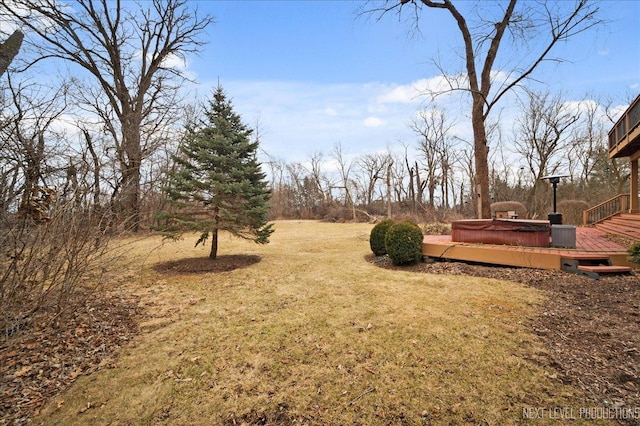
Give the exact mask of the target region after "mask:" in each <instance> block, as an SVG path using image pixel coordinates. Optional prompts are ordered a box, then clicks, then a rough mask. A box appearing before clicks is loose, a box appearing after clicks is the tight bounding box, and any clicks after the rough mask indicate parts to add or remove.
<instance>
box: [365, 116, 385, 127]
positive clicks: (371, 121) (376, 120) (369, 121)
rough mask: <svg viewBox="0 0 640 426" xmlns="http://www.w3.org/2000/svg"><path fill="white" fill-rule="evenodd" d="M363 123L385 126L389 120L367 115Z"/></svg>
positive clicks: (367, 125)
mask: <svg viewBox="0 0 640 426" xmlns="http://www.w3.org/2000/svg"><path fill="white" fill-rule="evenodd" d="M363 124H364V125H365V127H382V126H385V125H386V124H387V122H386V121H384V120H382V119H380V118H378V117H367V118H365V120H364V122H363Z"/></svg>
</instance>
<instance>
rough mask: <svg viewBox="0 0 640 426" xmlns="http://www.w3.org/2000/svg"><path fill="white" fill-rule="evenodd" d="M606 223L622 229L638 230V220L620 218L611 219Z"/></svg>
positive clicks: (639, 222) (639, 225)
mask: <svg viewBox="0 0 640 426" xmlns="http://www.w3.org/2000/svg"><path fill="white" fill-rule="evenodd" d="M606 223H611V224H614V225H616V226H620V227H622V228H630V229H633V230H638V229H640V220H629V219H624V218H622V217H612V218H611V219H609V220H608V221H607V222H606Z"/></svg>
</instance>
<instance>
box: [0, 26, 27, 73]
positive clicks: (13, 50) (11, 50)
mask: <svg viewBox="0 0 640 426" xmlns="http://www.w3.org/2000/svg"><path fill="white" fill-rule="evenodd" d="M23 39H24V35H23V34H22V32H21V31H20V30H15V31H14V32H13V34H11V35H10V36H9V38H7V39H6V40H5V41H4V42H3V43H0V76H2V74H4V72H5V71H6V70H7V68H9V65H10V64H11V61H13V58H15V56H16V55H17V54H18V51H19V50H20V46H21V45H22V40H23Z"/></svg>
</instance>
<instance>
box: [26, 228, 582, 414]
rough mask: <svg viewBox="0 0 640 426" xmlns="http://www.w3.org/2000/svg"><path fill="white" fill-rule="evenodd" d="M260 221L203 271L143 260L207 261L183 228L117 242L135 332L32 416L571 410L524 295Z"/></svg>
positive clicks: (532, 298)
mask: <svg viewBox="0 0 640 426" xmlns="http://www.w3.org/2000/svg"><path fill="white" fill-rule="evenodd" d="M275 228H276V232H275V233H274V235H273V236H272V242H271V243H270V244H269V245H267V246H258V245H255V244H253V243H249V242H246V241H242V240H237V239H233V238H230V237H223V238H222V239H221V242H220V253H221V255H225V254H247V255H258V256H260V261H259V262H257V263H254V264H252V265H250V266H248V267H246V268H241V269H235V270H232V271H225V272H217V273H200V274H176V273H174V274H162V273H161V272H157V271H156V270H155V269H153V267H154V265H156V264H158V263H160V262H167V261H172V260H178V259H181V258H192V257H196V256H203V257H204V256H207V254H208V248H201V247H199V248H194V247H193V244H194V242H195V238H188V239H186V240H184V241H181V242H178V243H164V244H162V241H161V240H160V239H159V238H150V239H146V240H143V241H140V242H137V243H135V244H134V245H132V248H131V251H130V256H131V257H132V259H135V262H134V263H132V265H133V266H132V267H133V268H135V274H129V277H130V282H128V283H126V284H125V285H124V287H123V291H130V292H134V293H136V294H138V295H139V296H140V298H141V299H140V300H141V303H142V304H144V306H145V307H146V309H147V310H148V317H147V318H146V319H145V322H144V323H142V324H141V330H142V333H141V334H140V335H139V336H138V338H136V339H135V341H134V342H133V343H132V344H130V345H129V346H128V347H126V349H125V350H123V351H122V352H121V353H120V354H119V357H118V359H117V362H116V363H115V364H114V365H112V366H111V368H107V369H103V370H101V371H98V372H97V373H94V374H93V375H91V376H85V377H82V378H80V379H79V380H78V381H77V382H76V383H75V384H74V385H73V387H72V388H71V389H70V390H69V391H67V392H66V393H64V394H62V395H61V396H60V397H59V398H57V399H56V400H54V401H52V403H51V404H50V405H49V406H48V407H47V408H46V410H43V412H42V413H41V415H40V417H39V418H38V419H35V423H36V424H38V423H45V424H65V425H66V424H82V425H87V424H105V425H106V424H109V425H125V424H127V425H128V424H132V425H138V424H175V425H211V424H229V425H231V424H333V425H344V424H362V425H371V424H409V425H421V424H489V425H498V424H499V425H505V424H523V423H527V422H528V421H526V420H525V419H523V408H527V407H547V408H548V407H568V406H578V405H579V404H578V401H581V399H580V397H581V396H580V394H579V393H578V391H577V390H575V389H573V388H570V387H566V386H563V385H562V384H561V383H559V381H558V380H555V379H554V377H555V374H554V370H553V369H552V368H550V367H546V366H544V359H545V358H544V357H543V356H542V355H541V349H540V348H541V346H540V344H539V342H538V341H537V338H536V337H535V335H534V334H533V333H532V332H530V331H529V330H528V328H527V324H528V318H530V317H531V316H532V315H534V314H535V313H536V310H537V309H538V304H539V303H540V302H541V296H540V294H539V293H537V292H536V290H534V289H532V288H528V287H525V286H522V285H518V284H514V283H510V282H504V281H497V280H491V279H484V278H471V277H461V276H444V275H428V274H418V273H411V272H403V271H392V270H386V269H381V268H378V267H376V266H374V265H372V264H371V263H370V262H367V261H366V260H365V256H366V255H367V254H368V253H369V244H368V238H369V232H370V230H371V225H367V224H355V225H354V224H327V223H318V222H298V221H279V222H276V224H275ZM535 424H541V422H535Z"/></svg>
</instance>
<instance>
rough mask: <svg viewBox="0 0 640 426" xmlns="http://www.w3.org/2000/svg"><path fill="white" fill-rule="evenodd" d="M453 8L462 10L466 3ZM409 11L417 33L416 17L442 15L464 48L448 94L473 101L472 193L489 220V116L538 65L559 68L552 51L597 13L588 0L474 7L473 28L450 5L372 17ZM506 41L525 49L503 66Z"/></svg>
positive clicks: (425, 0) (393, 3)
mask: <svg viewBox="0 0 640 426" xmlns="http://www.w3.org/2000/svg"><path fill="white" fill-rule="evenodd" d="M457 4H459V5H465V3H464V2H460V3H457ZM409 5H411V7H412V12H413V14H414V17H415V25H416V27H419V26H418V18H419V16H420V12H421V11H422V9H423V8H425V7H426V8H427V9H433V10H443V11H446V12H447V13H448V14H449V15H450V16H451V17H452V18H453V19H454V20H455V22H456V25H457V27H458V29H459V31H460V36H461V37H462V42H463V46H464V47H463V49H464V51H463V54H462V58H463V62H464V70H465V72H464V77H465V78H464V79H456V78H449V89H448V90H447V91H451V90H463V91H467V92H468V93H470V96H471V100H472V102H471V125H472V128H473V136H474V143H473V149H474V162H475V175H476V193H477V195H478V198H479V200H478V212H477V215H478V217H482V218H489V217H490V216H491V210H490V200H489V161H488V150H489V144H488V138H487V128H486V122H487V119H488V117H489V114H490V113H491V111H492V110H493V109H494V107H495V106H496V104H497V103H498V102H499V101H500V100H501V99H502V98H503V97H504V96H505V95H506V94H507V93H509V92H510V91H511V90H513V89H514V88H515V87H517V86H518V85H520V84H521V83H523V82H524V81H525V80H527V79H528V78H530V77H531V76H532V74H533V73H534V71H535V70H536V68H538V66H539V65H540V64H541V63H543V62H545V61H555V62H561V61H562V59H561V58H558V57H553V56H551V52H552V51H553V49H554V47H555V46H556V45H557V44H559V43H562V42H566V41H568V40H570V39H571V38H573V37H575V36H576V35H578V34H580V33H582V32H584V31H587V30H589V29H591V28H592V27H594V26H595V25H598V24H599V23H600V22H601V21H600V20H599V19H597V13H598V7H597V6H595V5H594V4H592V3H591V2H589V1H588V0H578V1H576V2H572V3H569V2H546V1H544V2H536V3H532V2H518V1H517V0H509V2H508V3H507V4H506V5H504V7H503V3H496V4H494V5H493V6H494V7H492V8H489V9H485V8H483V7H473V9H470V10H469V13H468V16H471V15H474V16H477V17H478V18H477V19H476V20H474V21H472V22H470V21H468V20H467V17H466V16H465V15H464V14H463V13H462V12H461V9H460V8H459V7H458V6H457V5H456V4H454V2H453V1H452V0H387V1H385V2H384V3H383V5H382V6H381V7H374V9H373V10H372V11H371V12H373V13H378V14H379V15H380V16H382V15H385V14H388V13H390V12H393V11H396V12H397V13H398V14H400V13H401V12H402V10H403V9H404V8H405V7H408V6H409ZM496 11H498V12H497V13H495V12H496ZM492 14H493V15H494V16H491V15H492ZM505 41H506V42H507V45H509V44H511V46H513V47H518V46H520V47H522V48H524V49H523V50H522V51H520V52H518V53H517V54H512V55H509V56H510V58H509V59H506V57H505V55H503V60H502V61H498V59H499V53H501V52H502V50H503V48H502V46H504V45H505V43H503V42H505ZM509 41H510V42H511V43H508V42H509ZM533 41H536V43H534V42H533ZM526 49H530V50H529V51H526ZM496 67H500V69H502V70H504V72H505V73H506V76H503V78H502V79H501V80H500V81H497V80H496V77H495V76H496V71H497V69H496ZM440 68H441V70H442V67H440ZM443 71H444V70H443ZM443 74H444V75H447V74H446V73H443ZM438 94H439V93H432V94H431V95H438Z"/></svg>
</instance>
